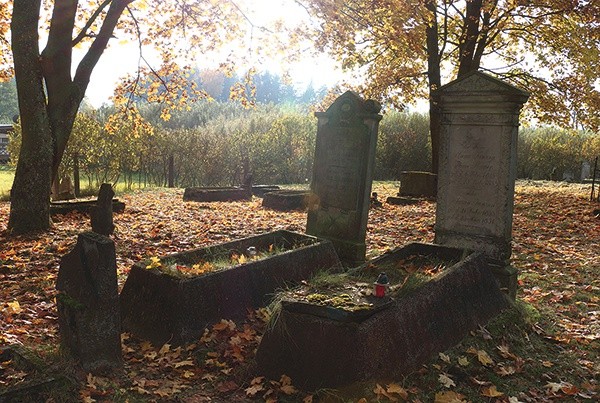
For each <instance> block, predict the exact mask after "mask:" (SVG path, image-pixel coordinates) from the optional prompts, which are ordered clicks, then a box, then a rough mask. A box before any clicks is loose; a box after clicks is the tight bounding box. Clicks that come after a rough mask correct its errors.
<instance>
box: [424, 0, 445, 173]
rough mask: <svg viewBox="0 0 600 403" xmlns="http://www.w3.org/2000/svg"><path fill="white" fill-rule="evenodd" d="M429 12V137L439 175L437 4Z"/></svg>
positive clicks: (429, 4) (433, 169)
mask: <svg viewBox="0 0 600 403" xmlns="http://www.w3.org/2000/svg"><path fill="white" fill-rule="evenodd" d="M426 7H427V10H429V12H430V13H431V16H430V17H431V20H430V22H429V24H427V25H426V28H425V36H426V40H427V78H428V81H429V135H430V137H431V172H433V173H434V174H437V173H438V166H439V162H438V159H439V154H440V133H441V130H442V112H441V110H440V106H439V105H440V102H439V95H438V94H437V92H436V90H438V89H439V88H440V87H441V86H442V75H441V72H440V49H439V45H438V34H439V32H438V31H439V27H438V24H437V15H436V3H435V1H433V0H428V1H427V3H426Z"/></svg>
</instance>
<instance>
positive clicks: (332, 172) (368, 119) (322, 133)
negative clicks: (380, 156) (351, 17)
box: [306, 91, 381, 265]
mask: <svg viewBox="0 0 600 403" xmlns="http://www.w3.org/2000/svg"><path fill="white" fill-rule="evenodd" d="M380 109H381V106H380V105H379V103H377V102H375V101H373V100H367V101H365V100H363V99H362V98H360V97H359V96H358V95H357V94H356V93H354V92H351V91H348V92H346V93H344V94H343V95H341V96H340V97H339V98H338V99H337V100H336V101H335V102H334V103H333V104H332V105H331V106H330V107H329V108H328V109H327V111H326V112H321V113H316V114H315V115H316V116H317V118H318V130H317V144H316V150H315V162H314V167H313V178H312V182H311V191H312V193H313V197H312V198H311V199H312V200H313V201H312V203H311V205H310V206H309V211H308V220H307V225H306V232H307V233H309V234H311V235H315V236H319V237H323V238H326V239H330V240H331V241H332V242H333V244H334V246H335V248H336V250H337V252H338V254H339V256H340V259H341V260H342V261H343V262H345V263H346V264H347V265H354V264H358V263H360V262H362V261H364V258H365V251H366V245H365V236H366V228H367V216H368V211H369V202H370V194H371V181H372V177H373V165H374V160H375V146H376V143H377V130H378V126H379V121H380V120H381V115H379V113H378V112H379V111H380Z"/></svg>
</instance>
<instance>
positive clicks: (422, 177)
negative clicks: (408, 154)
mask: <svg viewBox="0 0 600 403" xmlns="http://www.w3.org/2000/svg"><path fill="white" fill-rule="evenodd" d="M436 193H437V175H436V174H434V173H431V172H422V171H402V172H400V191H399V192H398V196H409V197H410V196H412V197H431V198H435V195H436Z"/></svg>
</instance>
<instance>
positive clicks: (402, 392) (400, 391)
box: [386, 383, 408, 400]
mask: <svg viewBox="0 0 600 403" xmlns="http://www.w3.org/2000/svg"><path fill="white" fill-rule="evenodd" d="M386 389H387V392H388V393H390V394H392V393H395V394H397V395H399V396H400V397H401V398H402V399H404V400H408V392H407V391H406V389H404V388H403V387H402V386H400V385H398V384H397V383H390V384H389V385H387V386H386Z"/></svg>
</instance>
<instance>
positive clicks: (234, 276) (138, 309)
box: [121, 230, 342, 345]
mask: <svg viewBox="0 0 600 403" xmlns="http://www.w3.org/2000/svg"><path fill="white" fill-rule="evenodd" d="M301 243H302V244H305V246H301V247H297V248H294V249H289V250H285V251H283V252H281V253H277V254H274V255H272V256H269V257H266V258H264V259H260V260H255V261H248V262H246V263H244V264H239V265H236V266H232V267H231V268H228V269H224V270H220V271H214V272H209V273H206V274H204V275H201V276H197V277H191V278H181V277H174V276H172V275H169V274H166V273H164V272H162V271H160V270H158V269H151V270H149V269H147V268H146V267H147V263H145V262H138V263H136V264H135V265H133V267H132V268H131V272H130V273H129V277H128V278H127V281H126V282H125V285H124V287H123V291H122V292H121V315H122V318H123V328H124V329H125V330H126V331H130V332H132V333H134V334H136V335H137V336H139V337H141V338H144V339H146V340H150V341H151V342H152V343H153V344H155V345H161V344H163V343H166V342H168V343H171V344H182V343H184V342H188V341H194V340H196V339H197V338H198V337H200V336H201V335H202V333H203V332H204V328H205V327H206V326H208V325H210V324H211V323H214V322H218V321H219V320H221V319H242V318H244V317H245V316H246V315H247V313H248V309H255V308H259V307H261V306H265V305H266V304H268V303H269V302H270V301H271V298H272V296H273V294H274V293H275V292H276V291H277V290H278V289H281V288H285V287H287V286H290V285H293V284H294V283H298V282H300V281H302V280H307V279H309V278H310V277H311V276H313V275H314V274H316V273H317V272H318V271H322V270H332V271H339V270H341V269H342V266H341V263H340V260H339V258H338V256H337V254H336V253H335V250H334V248H333V245H332V244H331V242H329V241H327V240H323V239H319V238H315V237H312V236H308V235H303V234H298V233H294V232H290V231H284V230H280V231H275V232H270V233H267V234H263V235H258V236H253V237H249V238H244V239H240V240H236V241H232V242H227V243H222V244H218V245H213V246H209V247H206V248H200V249H194V250H190V251H187V252H182V253H177V254H173V255H169V256H165V257H163V258H162V260H167V261H172V262H177V263H179V264H189V265H192V264H196V263H198V261H199V260H208V259H210V257H211V256H215V255H216V254H219V253H223V252H224V251H225V252H228V251H234V252H236V253H237V254H240V253H243V252H244V251H246V250H247V249H248V248H249V247H251V246H253V247H255V248H256V249H258V250H260V249H266V248H268V247H269V245H279V246H282V245H283V246H285V247H286V248H293V246H294V244H296V245H297V244H301Z"/></svg>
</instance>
